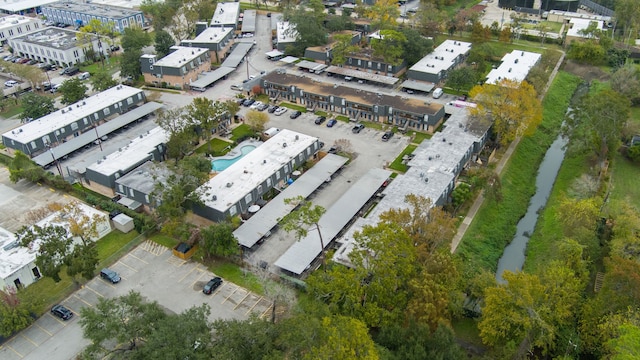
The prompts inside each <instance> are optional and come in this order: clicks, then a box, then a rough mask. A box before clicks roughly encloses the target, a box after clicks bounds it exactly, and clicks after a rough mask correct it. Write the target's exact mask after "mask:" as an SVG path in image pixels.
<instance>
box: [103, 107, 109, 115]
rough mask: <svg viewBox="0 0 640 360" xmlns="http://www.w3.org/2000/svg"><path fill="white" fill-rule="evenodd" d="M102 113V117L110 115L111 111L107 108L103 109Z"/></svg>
mask: <svg viewBox="0 0 640 360" xmlns="http://www.w3.org/2000/svg"><path fill="white" fill-rule="evenodd" d="M102 112H103V113H104V116H107V115H109V114H111V110H109V108H105V109H104V110H102Z"/></svg>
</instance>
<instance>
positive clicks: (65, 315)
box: [51, 304, 73, 320]
mask: <svg viewBox="0 0 640 360" xmlns="http://www.w3.org/2000/svg"><path fill="white" fill-rule="evenodd" d="M51 313H52V314H53V315H55V316H57V317H59V318H60V319H62V320H69V319H71V318H72V317H73V313H72V312H71V310H69V309H67V308H66V307H64V306H62V305H60V304H58V305H54V306H53V307H52V308H51Z"/></svg>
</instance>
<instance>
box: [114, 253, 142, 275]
mask: <svg viewBox="0 0 640 360" xmlns="http://www.w3.org/2000/svg"><path fill="white" fill-rule="evenodd" d="M129 255H131V254H129ZM118 264H122V265H124V266H126V267H128V268H129V269H131V270H133V271H135V272H138V270H136V269H134V268H132V267H131V266H129V265H127V264H125V263H123V262H122V261H118Z"/></svg>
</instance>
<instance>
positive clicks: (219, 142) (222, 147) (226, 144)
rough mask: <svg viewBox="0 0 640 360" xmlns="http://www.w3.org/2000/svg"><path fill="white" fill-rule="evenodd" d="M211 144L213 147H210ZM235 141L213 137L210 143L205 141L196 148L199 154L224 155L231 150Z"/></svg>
mask: <svg viewBox="0 0 640 360" xmlns="http://www.w3.org/2000/svg"><path fill="white" fill-rule="evenodd" d="M209 144H210V145H211V147H209ZM231 147H233V142H230V141H226V140H223V139H219V138H213V139H211V141H209V143H208V144H207V143H204V144H202V145H201V146H200V147H198V148H197V149H196V153H197V154H211V155H212V156H222V155H224V154H226V153H228V152H229V150H231Z"/></svg>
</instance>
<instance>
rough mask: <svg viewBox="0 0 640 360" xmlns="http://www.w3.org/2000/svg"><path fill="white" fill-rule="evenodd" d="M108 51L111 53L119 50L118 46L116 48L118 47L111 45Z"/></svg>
mask: <svg viewBox="0 0 640 360" xmlns="http://www.w3.org/2000/svg"><path fill="white" fill-rule="evenodd" d="M110 49H111V51H112V52H113V51H118V50H120V46H118V45H111V48H110Z"/></svg>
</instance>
